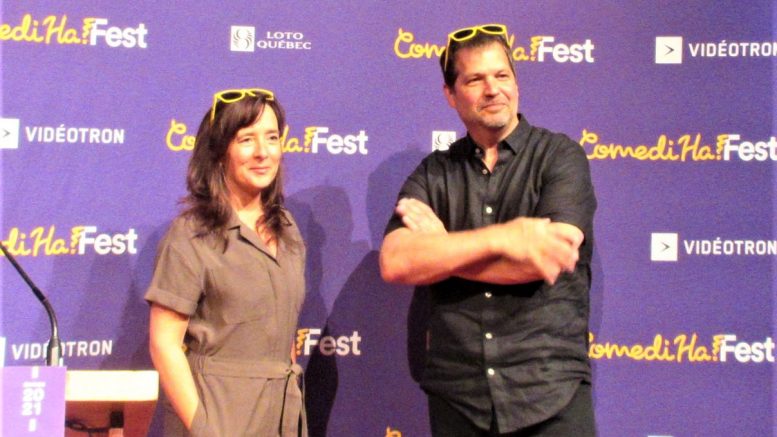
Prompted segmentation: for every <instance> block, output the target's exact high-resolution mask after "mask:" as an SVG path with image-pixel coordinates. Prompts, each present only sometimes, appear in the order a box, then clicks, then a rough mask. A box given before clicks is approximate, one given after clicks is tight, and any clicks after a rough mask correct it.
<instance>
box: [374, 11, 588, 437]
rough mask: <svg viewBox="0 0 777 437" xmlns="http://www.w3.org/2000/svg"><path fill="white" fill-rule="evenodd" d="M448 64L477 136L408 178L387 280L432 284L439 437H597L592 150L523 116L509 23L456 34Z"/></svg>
mask: <svg viewBox="0 0 777 437" xmlns="http://www.w3.org/2000/svg"><path fill="white" fill-rule="evenodd" d="M440 65H441V67H442V71H443V76H444V78H445V85H444V87H443V91H444V93H445V96H446V98H447V100H448V103H449V104H450V106H451V107H453V108H454V109H455V110H456V112H457V113H458V114H459V117H460V118H461V120H462V122H463V123H464V125H465V126H466V128H467V136H466V137H465V138H462V139H460V140H458V141H456V142H455V143H453V144H452V145H451V147H450V149H449V150H448V151H445V152H439V151H438V152H435V153H433V154H431V155H429V156H428V157H426V158H425V159H424V161H423V162H422V163H421V164H420V165H419V166H418V168H417V169H416V170H415V172H414V173H413V174H412V175H410V177H409V178H408V179H407V181H406V182H405V184H404V186H403V187H402V190H401V191H400V194H399V198H400V200H399V202H398V203H397V207H396V210H395V214H394V216H393V217H392V219H391V221H390V222H389V224H388V226H387V229H386V235H385V238H384V241H383V246H382V247H381V253H380V267H381V274H382V276H383V278H384V280H386V281H388V282H396V283H403V284H414V285H425V284H428V285H430V289H431V311H430V319H429V321H428V331H427V358H426V367H425V369H424V374H423V377H422V380H421V387H422V388H423V389H424V391H425V392H426V393H427V395H428V398H429V416H430V421H431V428H432V434H433V435H434V436H445V437H451V436H496V435H498V436H503V435H509V436H525V435H531V436H535V435H542V436H546V435H547V436H549V435H553V436H589V435H595V426H594V417H593V408H592V400H591V369H590V364H589V362H588V355H587V333H588V309H589V303H588V291H589V288H590V278H591V277H590V261H591V253H592V248H593V214H594V210H595V209H596V199H595V197H594V191H593V187H592V185H591V180H590V174H589V169H588V161H587V159H586V156H585V153H584V152H583V149H582V148H581V147H580V146H579V145H578V144H576V143H575V142H573V141H572V140H570V139H569V138H568V137H566V136H564V135H561V134H554V133H551V132H549V131H547V130H545V129H542V128H537V127H533V126H531V125H530V124H529V122H528V121H527V120H526V117H524V116H523V115H522V114H519V112H518V86H517V82H516V76H515V70H514V67H513V63H512V61H511V60H510V48H509V46H508V43H507V29H506V28H505V26H503V25H496V24H492V25H484V26H475V27H470V28H465V29H461V30H458V31H456V32H453V33H451V34H450V35H449V37H448V46H447V48H446V50H445V52H444V54H443V56H442V57H441V59H440Z"/></svg>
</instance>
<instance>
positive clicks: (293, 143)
mask: <svg viewBox="0 0 777 437" xmlns="http://www.w3.org/2000/svg"><path fill="white" fill-rule="evenodd" d="M187 130H188V128H187V126H186V124H185V123H181V122H178V121H176V120H175V119H173V120H171V121H170V128H169V129H168V131H167V135H166V136H165V143H166V144H167V148H168V149H170V150H172V151H174V152H180V151H184V150H187V151H189V150H193V149H194V141H195V137H194V135H190V134H188V133H187ZM369 139H370V137H369V136H368V135H367V132H366V131H365V130H363V129H361V130H359V131H358V132H353V133H342V132H340V133H334V132H332V131H331V129H330V128H329V127H327V126H308V127H306V128H305V133H304V135H303V137H302V140H301V141H300V138H299V137H295V136H291V135H289V126H286V127H285V128H284V130H283V133H282V134H281V144H282V147H283V153H310V154H330V155H367V154H368V153H369V151H368V150H367V142H368V140H369Z"/></svg>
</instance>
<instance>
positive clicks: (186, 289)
mask: <svg viewBox="0 0 777 437" xmlns="http://www.w3.org/2000/svg"><path fill="white" fill-rule="evenodd" d="M173 226H175V225H173ZM171 233H172V232H169V233H168V235H167V236H166V237H165V239H164V240H163V241H162V243H161V244H160V246H159V250H158V253H157V258H156V264H155V265H154V275H153V277H152V279H151V284H150V285H149V287H148V290H147V291H146V295H145V296H144V298H145V300H146V301H148V302H149V303H156V304H159V305H161V306H164V307H167V308H169V309H171V310H173V311H176V312H179V313H181V314H185V315H189V316H191V315H193V314H194V313H195V311H196V309H197V304H198V302H199V300H200V296H201V295H202V292H203V279H202V278H203V269H202V268H200V267H198V265H199V262H198V261H197V260H196V258H195V254H194V251H193V250H191V249H189V250H185V251H184V250H182V249H179V248H177V247H176V244H175V243H176V242H175V241H173V240H174V238H171V235H170V234H171Z"/></svg>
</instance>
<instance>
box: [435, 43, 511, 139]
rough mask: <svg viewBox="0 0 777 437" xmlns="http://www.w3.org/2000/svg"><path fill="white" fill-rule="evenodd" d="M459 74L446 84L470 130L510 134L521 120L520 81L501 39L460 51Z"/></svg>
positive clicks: (451, 103) (450, 97)
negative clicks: (519, 113)
mask: <svg viewBox="0 0 777 437" xmlns="http://www.w3.org/2000/svg"><path fill="white" fill-rule="evenodd" d="M454 61H455V62H456V71H458V73H459V74H458V77H456V82H455V83H454V84H453V88H452V89H451V88H448V87H447V86H446V87H445V95H446V97H447V98H448V104H450V105H451V107H452V108H454V109H456V112H458V113H459V117H460V118H461V120H462V121H463V122H464V125H465V126H466V127H467V129H468V130H469V131H470V133H475V132H478V131H483V130H485V131H489V132H490V133H496V134H504V135H507V134H509V133H510V132H511V131H512V130H513V129H514V128H515V126H516V125H517V124H518V115H517V114H518V84H517V82H516V80H515V75H514V74H513V70H512V69H511V68H510V60H509V59H508V58H507V54H506V53H505V51H504V49H503V48H502V46H501V45H500V44H499V43H496V42H495V43H493V44H489V45H486V46H483V47H473V48H466V49H461V50H459V51H458V52H456V59H455V60H454Z"/></svg>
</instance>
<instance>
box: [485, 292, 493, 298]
mask: <svg viewBox="0 0 777 437" xmlns="http://www.w3.org/2000/svg"><path fill="white" fill-rule="evenodd" d="M485 294H486V299H491V296H493V294H491V292H490V291H486V293H485Z"/></svg>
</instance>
